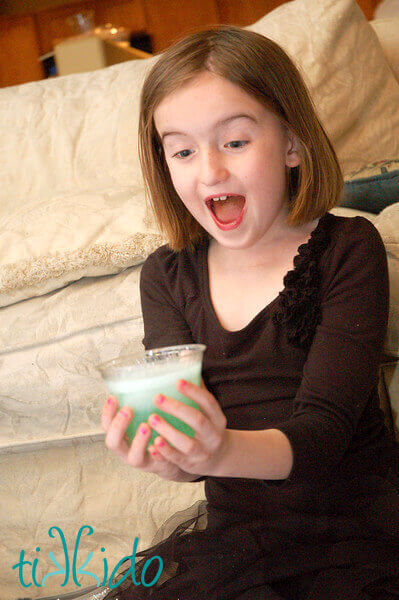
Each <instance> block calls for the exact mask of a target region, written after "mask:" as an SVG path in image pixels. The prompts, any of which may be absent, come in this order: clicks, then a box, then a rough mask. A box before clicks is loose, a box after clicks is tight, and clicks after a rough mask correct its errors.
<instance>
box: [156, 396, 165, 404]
mask: <svg viewBox="0 0 399 600" xmlns="http://www.w3.org/2000/svg"><path fill="white" fill-rule="evenodd" d="M157 400H158V402H159V404H162V402H163V401H164V400H165V396H162V394H159V396H158V397H157Z"/></svg>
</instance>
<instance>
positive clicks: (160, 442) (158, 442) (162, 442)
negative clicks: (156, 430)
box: [155, 438, 165, 446]
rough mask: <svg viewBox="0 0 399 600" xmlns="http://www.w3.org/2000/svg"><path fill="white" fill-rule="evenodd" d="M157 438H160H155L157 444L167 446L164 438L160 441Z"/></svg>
mask: <svg viewBox="0 0 399 600" xmlns="http://www.w3.org/2000/svg"><path fill="white" fill-rule="evenodd" d="M157 440H158V438H157V439H156V440H155V443H156V445H157V446H165V442H164V441H163V440H162V439H160V440H159V441H157Z"/></svg>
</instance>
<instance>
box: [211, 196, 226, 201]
mask: <svg viewBox="0 0 399 600" xmlns="http://www.w3.org/2000/svg"><path fill="white" fill-rule="evenodd" d="M227 198H228V196H216V198H212V200H227Z"/></svg>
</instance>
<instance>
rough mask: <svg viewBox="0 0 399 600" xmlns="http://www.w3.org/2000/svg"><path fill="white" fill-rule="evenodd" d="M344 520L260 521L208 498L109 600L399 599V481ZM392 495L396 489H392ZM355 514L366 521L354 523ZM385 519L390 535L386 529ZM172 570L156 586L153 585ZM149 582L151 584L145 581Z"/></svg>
mask: <svg viewBox="0 0 399 600" xmlns="http://www.w3.org/2000/svg"><path fill="white" fill-rule="evenodd" d="M386 492H387V493H385V494H379V496H378V497H376V499H375V501H373V502H370V509H369V510H370V514H369V515H368V514H367V505H364V503H363V505H362V506H361V507H360V506H357V507H355V506H354V503H355V501H354V500H353V501H352V499H351V498H348V502H347V507H348V508H347V510H346V511H341V512H340V514H334V515H333V514H324V515H322V514H304V513H300V512H295V511H293V510H288V509H286V510H285V509H281V510H280V511H279V512H278V513H273V512H271V513H270V515H271V516H269V517H267V518H263V517H260V516H259V515H257V516H250V515H249V514H245V516H244V513H242V512H241V511H240V512H232V511H231V509H229V510H225V509H224V508H221V507H220V506H219V507H215V506H213V505H211V504H210V503H209V501H208V500H199V501H198V502H196V503H195V504H193V505H192V506H190V507H188V508H187V509H185V510H183V511H180V512H178V513H175V514H174V515H173V516H172V517H170V518H169V519H168V520H167V521H166V522H165V523H164V524H163V525H162V527H161V528H160V529H159V530H158V531H157V534H156V536H155V537H154V539H153V540H152V543H151V545H150V547H149V548H148V549H146V550H144V551H141V552H139V553H137V561H136V565H135V580H136V582H141V581H144V582H145V583H146V584H147V586H148V587H147V586H145V585H142V584H140V585H135V584H134V583H133V581H132V577H131V573H130V574H129V575H128V576H127V577H126V574H127V573H129V570H130V563H129V564H128V566H126V567H124V565H122V566H121V569H120V571H119V572H118V575H117V576H116V577H115V578H114V584H115V583H118V585H117V587H116V588H115V589H113V590H109V591H108V593H107V594H106V595H105V596H102V598H103V599H105V600H111V599H112V600H147V599H149V598H150V599H152V600H399V530H398V529H397V528H398V527H399V521H398V514H399V512H398V510H399V506H398V504H399V503H398V498H399V481H398V478H397V475H396V474H395V475H393V474H392V480H391V482H388V481H387V482H386ZM388 492H389V493H388ZM353 509H354V510H360V509H361V511H362V517H363V518H362V519H355V518H353V514H354V512H353ZM379 519H382V521H381V531H380V533H378V527H377V528H376V524H378V522H379ZM154 556H159V557H161V558H162V561H163V568H162V571H161V574H160V576H159V578H158V579H157V580H156V582H155V583H154V584H153V585H148V584H149V583H151V582H152V581H154V579H155V578H156V576H157V574H158V572H159V565H160V562H159V560H152V561H151V558H153V557H154ZM142 576H144V579H142Z"/></svg>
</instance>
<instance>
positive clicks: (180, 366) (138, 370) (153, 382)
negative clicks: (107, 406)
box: [96, 344, 206, 447]
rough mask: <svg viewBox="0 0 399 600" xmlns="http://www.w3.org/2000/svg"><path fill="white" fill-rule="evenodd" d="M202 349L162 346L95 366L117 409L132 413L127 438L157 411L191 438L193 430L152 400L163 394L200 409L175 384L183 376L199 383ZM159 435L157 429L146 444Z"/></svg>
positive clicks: (191, 346)
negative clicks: (129, 408) (126, 409)
mask: <svg viewBox="0 0 399 600" xmlns="http://www.w3.org/2000/svg"><path fill="white" fill-rule="evenodd" d="M205 350H206V346H205V345H204V344H183V345H180V346H165V347H164V348H155V349H153V350H147V351H144V352H137V353H135V354H129V355H126V356H121V357H119V358H115V359H113V360H109V361H107V362H105V363H102V364H100V365H97V367H96V368H97V369H98V371H100V373H101V375H102V377H103V379H104V381H105V383H106V386H107V389H108V391H109V393H110V394H112V395H113V396H115V397H116V398H117V399H118V403H119V408H122V407H123V406H130V407H131V409H132V410H133V412H134V416H133V419H132V421H131V422H130V423H129V426H128V428H127V430H126V435H127V437H128V439H129V440H132V439H133V438H134V436H135V434H136V431H137V428H138V427H139V425H140V424H141V423H144V422H146V421H147V420H148V418H149V416H150V415H151V414H153V413H157V414H159V415H160V416H161V417H162V418H163V419H165V420H166V421H168V423H170V424H171V425H172V426H173V427H175V428H176V429H178V430H179V431H181V432H183V433H185V434H186V435H188V436H189V437H194V433H195V432H194V430H193V429H192V428H191V427H190V426H189V425H187V423H184V422H183V421H181V420H180V419H178V418H177V417H175V416H173V415H170V414H168V413H166V412H164V411H162V410H160V408H159V407H158V406H157V405H156V404H155V403H154V397H155V396H156V395H157V394H163V395H165V396H170V397H172V398H175V399H176V400H178V401H179V402H182V403H183V404H187V405H188V406H192V407H194V408H196V409H198V410H201V408H200V407H199V406H198V404H197V403H196V402H194V401H193V400H191V398H188V397H187V396H184V395H183V394H182V393H180V392H179V391H178V390H177V388H176V385H175V384H176V382H177V381H178V380H179V379H185V380H186V381H190V382H191V383H194V384H196V385H201V371H202V359H203V354H204V351H205ZM158 435H159V434H158V433H157V432H156V431H153V432H152V435H151V438H150V440H149V442H148V444H147V447H148V446H149V445H150V444H152V443H153V442H154V440H155V438H156V437H157V436H158ZM171 445H172V444H171Z"/></svg>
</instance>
